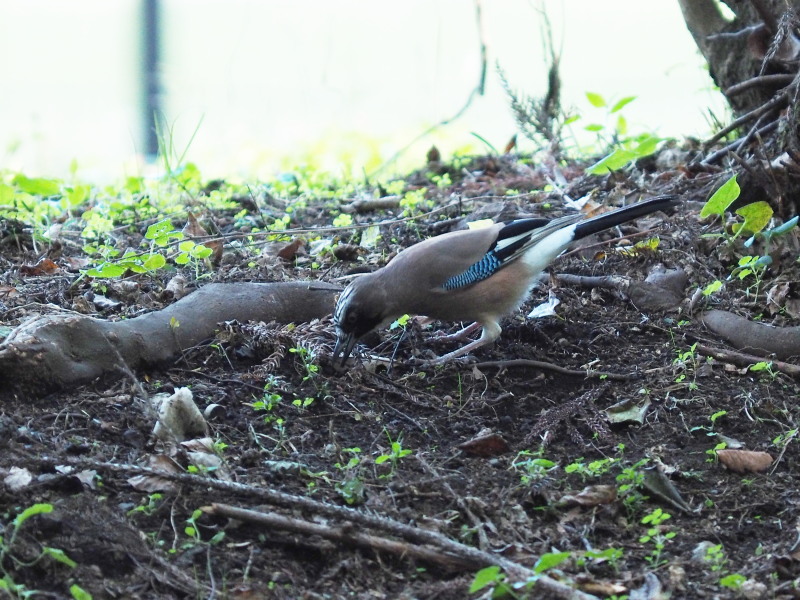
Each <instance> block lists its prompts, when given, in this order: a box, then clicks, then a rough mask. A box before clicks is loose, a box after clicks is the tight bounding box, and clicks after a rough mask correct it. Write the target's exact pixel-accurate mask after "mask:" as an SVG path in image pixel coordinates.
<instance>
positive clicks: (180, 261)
mask: <svg viewBox="0 0 800 600" xmlns="http://www.w3.org/2000/svg"><path fill="white" fill-rule="evenodd" d="M175 264H177V265H188V264H189V254H188V253H187V252H181V253H180V254H178V256H176V257H175Z"/></svg>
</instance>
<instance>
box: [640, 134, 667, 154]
mask: <svg viewBox="0 0 800 600" xmlns="http://www.w3.org/2000/svg"><path fill="white" fill-rule="evenodd" d="M660 141H661V138H660V137H658V136H655V135H649V136H647V137H645V138H644V139H643V140H641V141H640V142H639V144H638V145H637V146H636V148H635V149H634V152H636V155H637V158H641V157H642V156H649V155H651V154H652V153H653V152H655V151H656V149H657V148H658V144H659V142H660Z"/></svg>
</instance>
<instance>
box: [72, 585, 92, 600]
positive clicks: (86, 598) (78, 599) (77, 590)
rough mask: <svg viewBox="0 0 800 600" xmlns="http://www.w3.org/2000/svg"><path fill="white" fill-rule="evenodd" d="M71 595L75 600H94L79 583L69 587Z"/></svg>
mask: <svg viewBox="0 0 800 600" xmlns="http://www.w3.org/2000/svg"><path fill="white" fill-rule="evenodd" d="M69 593H70V594H71V595H72V597H73V598H74V599H75V600H92V595H91V594H90V593H89V592H87V591H86V590H85V589H83V588H82V587H81V586H79V585H78V584H77V583H73V584H72V585H71V586H69Z"/></svg>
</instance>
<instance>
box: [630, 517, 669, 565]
mask: <svg viewBox="0 0 800 600" xmlns="http://www.w3.org/2000/svg"><path fill="white" fill-rule="evenodd" d="M671 518H672V515H671V514H669V513H668V512H664V511H663V510H661V509H660V508H656V509H655V510H653V511H652V512H650V513H648V514H647V515H645V516H644V517H643V518H642V521H641V522H642V524H643V525H647V526H648V528H647V533H646V534H645V535H643V536H641V537H640V538H639V543H640V544H652V546H653V548H652V550H651V551H650V554H648V555H647V556H645V560H646V561H647V562H648V563H650V566H651V567H652V568H654V569H657V568H658V567H660V566H662V565H665V564H667V561H666V560H664V558H663V553H664V549H665V548H666V545H667V542H669V541H670V540H672V539H673V538H675V536H676V535H677V533H676V532H674V531H669V530H668V529H667V528H666V525H664V522H665V521H667V520H669V519H671Z"/></svg>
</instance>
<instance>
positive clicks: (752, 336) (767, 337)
mask: <svg viewBox="0 0 800 600" xmlns="http://www.w3.org/2000/svg"><path fill="white" fill-rule="evenodd" d="M700 321H701V322H702V323H703V324H704V325H705V326H706V327H708V328H709V329H710V330H711V331H713V332H714V333H716V334H717V335H720V336H722V337H723V338H725V339H726V340H727V341H728V342H730V344H731V345H732V346H733V347H734V348H736V349H738V350H744V351H746V352H750V353H751V354H756V355H758V356H769V355H774V356H775V357H776V358H779V359H786V358H789V357H790V356H800V327H774V326H772V325H767V324H766V323H759V322H757V321H748V320H747V319H745V318H744V317H740V316H739V315H735V314H733V313H730V312H727V311H724V310H710V311H708V312H707V313H705V314H703V315H702V316H701V317H700Z"/></svg>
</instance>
